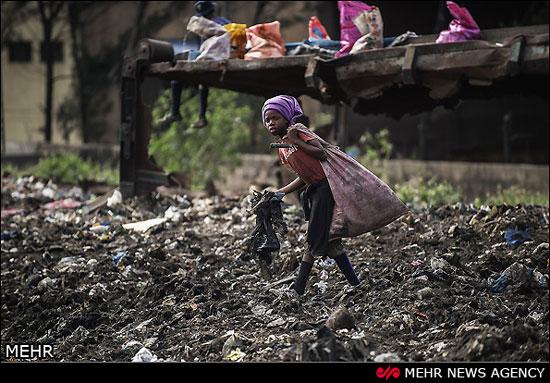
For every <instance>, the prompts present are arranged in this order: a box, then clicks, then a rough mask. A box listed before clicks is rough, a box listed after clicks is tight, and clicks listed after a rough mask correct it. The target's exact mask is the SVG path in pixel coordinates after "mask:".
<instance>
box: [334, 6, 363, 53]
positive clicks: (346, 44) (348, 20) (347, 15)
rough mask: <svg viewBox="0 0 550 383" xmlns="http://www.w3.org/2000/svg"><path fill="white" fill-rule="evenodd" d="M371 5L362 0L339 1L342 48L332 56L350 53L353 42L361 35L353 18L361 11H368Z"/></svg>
mask: <svg viewBox="0 0 550 383" xmlns="http://www.w3.org/2000/svg"><path fill="white" fill-rule="evenodd" d="M371 9H372V7H371V6H370V5H367V4H365V3H363V2H362V1H339V2H338V10H339V11H340V44H342V48H341V49H340V50H339V51H338V52H337V53H336V54H335V55H334V57H341V56H346V55H348V54H349V53H350V51H351V48H352V47H353V44H355V42H356V41H357V40H359V38H360V37H361V36H362V34H361V32H360V31H359V29H358V28H357V26H356V25H355V23H354V22H353V19H354V18H355V17H356V16H357V15H359V14H360V13H361V12H363V11H370V10H371Z"/></svg>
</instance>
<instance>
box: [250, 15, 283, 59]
mask: <svg viewBox="0 0 550 383" xmlns="http://www.w3.org/2000/svg"><path fill="white" fill-rule="evenodd" d="M246 38H247V39H248V41H250V44H251V45H252V48H250V50H249V51H248V52H247V53H246V54H245V55H244V59H245V60H256V59H261V58H266V57H282V56H284V55H285V54H286V48H285V44H284V43H283V39H282V37H281V32H280V23H279V22H278V21H273V22H272V23H267V24H257V25H253V26H251V27H250V28H248V29H247V30H246Z"/></svg>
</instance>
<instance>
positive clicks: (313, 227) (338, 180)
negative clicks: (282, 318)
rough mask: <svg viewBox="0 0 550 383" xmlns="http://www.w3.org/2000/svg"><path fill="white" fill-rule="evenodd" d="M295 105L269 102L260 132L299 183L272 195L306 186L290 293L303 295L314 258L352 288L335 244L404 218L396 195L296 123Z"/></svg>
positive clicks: (351, 274) (353, 278)
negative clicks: (301, 248)
mask: <svg viewBox="0 0 550 383" xmlns="http://www.w3.org/2000/svg"><path fill="white" fill-rule="evenodd" d="M302 115H303V113H302V109H301V108H300V105H299V104H298V101H297V100H296V99H295V98H294V97H292V96H287V95H281V96H277V97H273V98H270V99H269V100H267V101H266V102H265V103H264V105H263V107H262V120H263V123H264V126H265V127H266V128H267V129H268V130H269V132H270V133H271V134H273V135H274V136H278V137H279V138H280V139H279V142H280V143H284V144H290V147H288V148H280V149H279V156H280V158H281V162H282V163H283V164H288V165H289V166H290V167H291V168H292V169H293V170H294V171H295V172H296V173H297V175H298V177H297V178H296V179H295V180H294V181H292V182H291V183H289V184H288V185H286V186H284V187H282V188H280V189H278V190H276V191H275V193H280V194H281V195H282V196H284V195H285V194H288V193H292V192H294V191H296V190H298V189H300V188H302V187H303V186H306V188H305V190H304V192H302V194H301V196H300V200H301V203H302V206H303V209H304V214H305V217H306V220H307V221H308V222H309V224H308V230H307V243H308V246H309V251H308V252H307V253H306V254H304V256H303V258H302V261H301V264H300V268H299V271H298V277H297V278H296V280H295V281H294V283H293V286H292V287H293V288H294V290H296V292H297V293H298V294H300V295H303V294H304V292H305V288H306V283H307V280H308V278H309V275H310V273H311V269H312V267H313V263H314V261H315V259H316V258H318V257H323V256H329V257H331V258H333V259H334V260H335V262H336V264H337V265H338V267H339V269H340V270H341V271H342V273H343V274H344V276H345V277H346V279H347V281H348V283H349V284H350V285H352V286H357V285H358V284H359V279H358V278H357V275H356V274H355V271H354V269H353V266H352V265H351V263H350V261H349V258H348V256H347V254H346V253H345V251H344V248H343V246H342V244H341V241H340V239H341V238H344V237H353V236H357V235H359V234H362V233H366V232H368V231H371V230H374V229H376V228H379V227H382V226H384V225H386V224H388V223H390V222H392V221H393V220H395V219H397V218H398V217H400V216H401V215H403V214H404V213H405V212H407V208H406V206H405V205H404V204H403V203H402V202H401V201H400V200H399V198H397V196H396V195H395V193H393V191H392V190H391V189H390V188H389V187H388V186H387V185H386V184H385V183H384V182H382V181H381V180H380V179H378V178H377V177H376V176H375V175H374V174H372V173H371V172H370V171H368V170H367V169H365V168H364V167H363V166H362V165H361V164H359V163H358V162H356V161H355V160H354V159H353V158H351V157H350V156H348V155H347V154H345V153H343V152H342V151H340V150H339V149H338V148H336V147H335V146H332V145H330V144H329V143H327V142H326V141H324V140H323V139H322V138H321V137H319V136H318V135H316V134H315V133H313V132H311V131H310V130H309V129H307V128H306V127H305V126H304V125H302V124H300V123H295V120H296V119H297V118H298V117H301V116H302Z"/></svg>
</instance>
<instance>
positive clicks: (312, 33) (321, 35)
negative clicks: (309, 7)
mask: <svg viewBox="0 0 550 383" xmlns="http://www.w3.org/2000/svg"><path fill="white" fill-rule="evenodd" d="M309 37H310V38H312V39H316V40H330V36H329V35H328V33H327V30H326V29H325V27H324V26H323V24H321V21H319V18H317V16H311V17H310V19H309Z"/></svg>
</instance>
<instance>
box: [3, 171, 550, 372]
mask: <svg viewBox="0 0 550 383" xmlns="http://www.w3.org/2000/svg"><path fill="white" fill-rule="evenodd" d="M114 195H116V194H115V193H111V194H110V196H114ZM251 197H252V198H251ZM253 197H254V196H235V197H232V198H227V197H221V196H219V197H208V198H207V197H200V196H189V195H185V194H183V193H179V192H175V191H171V192H167V191H166V190H165V189H162V188H159V189H157V190H156V191H154V192H152V193H151V194H150V195H147V196H142V197H134V198H129V199H125V200H118V199H117V198H116V197H115V198H113V199H111V203H110V206H108V205H107V202H106V201H107V199H108V198H102V195H99V194H98V195H91V194H89V193H88V192H86V191H84V190H82V189H80V188H74V187H67V186H64V185H56V184H55V183H53V182H49V183H48V182H44V181H43V180H42V181H40V180H38V179H34V178H32V177H21V178H14V177H4V178H3V179H2V200H1V201H2V212H3V213H4V212H5V211H8V212H9V214H5V215H4V214H2V239H1V272H2V297H1V302H2V309H1V310H2V327H1V336H2V344H3V345H9V344H44V345H51V346H52V352H51V353H52V357H51V358H48V360H50V361H102V362H103V361H109V362H112V361H120V362H136V363H138V362H139V363H151V362H154V363H162V362H217V361H219V362H222V361H223V362H229V363H240V362H263V361H268V362H273V361H276V362H277V361H286V362H297V361H340V362H342V361H368V362H373V361H404V362H407V361H548V349H549V343H548V339H549V333H548V332H549V329H548V326H549V324H548V323H549V321H548V303H549V299H548V298H549V297H548V293H549V290H548V282H547V278H548V262H549V245H548V233H549V231H548V229H549V227H548V213H549V212H548V210H549V209H548V206H521V205H518V206H506V205H502V206H481V207H474V206H472V205H468V204H461V203H458V204H455V205H447V206H440V207H430V208H414V207H411V210H410V213H409V214H408V215H406V216H403V217H401V218H399V219H398V220H396V221H394V222H392V223H391V224H389V225H387V226H385V227H383V228H381V229H377V230H375V231H372V232H369V233H366V234H363V235H361V236H359V237H356V238H350V239H344V245H345V247H346V249H347V250H348V254H349V257H350V259H351V260H352V261H353V263H354V265H355V268H356V271H357V273H358V276H359V279H360V280H361V281H362V283H361V284H360V285H359V286H357V287H353V288H352V287H350V286H349V285H348V284H347V282H346V281H345V279H344V278H340V277H339V276H340V274H339V270H338V269H337V266H336V265H335V263H334V262H333V261H332V260H331V259H330V258H327V259H320V260H318V261H317V262H316V263H315V265H314V267H313V270H312V274H311V277H310V278H311V279H310V281H311V282H310V285H309V288H308V290H307V292H306V294H305V295H304V296H297V295H296V294H292V293H293V290H292V289H291V288H290V285H291V283H292V280H293V278H294V277H295V275H296V274H295V273H296V272H297V270H296V269H297V265H298V263H297V262H296V260H297V259H300V258H301V257H302V255H303V253H304V251H305V249H306V241H305V238H304V236H305V233H306V230H305V227H306V226H305V225H306V222H305V221H304V219H303V213H302V211H301V209H300V208H297V207H296V206H294V205H289V204H285V203H281V204H280V207H281V212H282V219H283V220H284V223H285V224H286V225H287V232H286V234H284V236H279V237H278V241H279V249H278V250H276V251H272V252H270V256H271V259H272V260H271V264H270V265H269V267H270V271H271V273H272V278H271V279H270V280H266V279H264V278H263V277H262V274H261V271H260V269H259V265H258V262H259V259H258V257H257V255H256V254H254V252H253V251H252V250H251V248H250V237H251V233H252V232H253V231H254V230H255V228H256V225H257V221H256V218H257V217H256V215H255V214H254V212H253V210H251V209H252V207H253V205H252V204H251V201H252V200H253V199H254V198H253ZM67 199H72V200H74V201H77V202H78V204H76V203H74V202H70V203H57V204H52V205H49V206H51V208H49V209H43V208H41V206H44V205H46V204H50V203H52V202H57V201H64V200H67ZM115 200H116V203H115ZM94 201H95V203H92V202H94ZM101 201H103V203H101ZM264 201H265V198H264ZM84 207H87V209H85V208H84ZM128 225H131V226H128ZM509 229H511V230H514V231H515V232H520V233H525V232H526V231H527V230H529V236H528V237H527V236H526V235H524V236H520V237H521V238H522V239H525V240H521V241H518V242H516V243H514V244H513V245H508V239H507V238H506V236H505V235H506V233H507V232H508V230H509ZM274 231H275V229H274ZM510 233H511V232H510ZM516 239H517V238H516ZM501 276H504V278H502V280H500V282H499V284H497V285H496V288H493V287H490V283H488V281H495V280H497V279H498V278H500V277H501ZM504 279H505V280H504ZM503 280H504V282H503ZM327 281H330V283H327ZM502 286H505V288H501V287H502ZM2 352H4V350H2ZM2 360H5V356H4V355H2ZM29 360H37V358H36V357H34V358H33V359H29Z"/></svg>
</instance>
